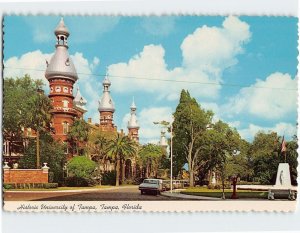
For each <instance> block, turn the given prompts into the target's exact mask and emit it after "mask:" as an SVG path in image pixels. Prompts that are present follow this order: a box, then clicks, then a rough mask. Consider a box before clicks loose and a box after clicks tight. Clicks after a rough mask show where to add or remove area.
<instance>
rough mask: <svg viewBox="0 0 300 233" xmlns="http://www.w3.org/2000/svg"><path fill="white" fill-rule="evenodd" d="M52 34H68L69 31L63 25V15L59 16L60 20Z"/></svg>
mask: <svg viewBox="0 0 300 233" xmlns="http://www.w3.org/2000/svg"><path fill="white" fill-rule="evenodd" d="M54 34H55V35H56V36H58V35H65V36H66V37H68V36H69V35H70V32H69V30H68V28H67V27H66V25H65V22H64V18H63V17H61V19H60V22H59V23H58V25H57V27H56V29H55V31H54Z"/></svg>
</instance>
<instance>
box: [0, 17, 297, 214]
mask: <svg viewBox="0 0 300 233" xmlns="http://www.w3.org/2000/svg"><path fill="white" fill-rule="evenodd" d="M297 23H298V19H297V18H296V17H292V16H290V17H286V16H285V17H283V16H247V15H239V16H236V15H225V16H208V15H206V16H204V15H184V14H183V15H172V14H170V15H162V16H154V15H153V16H122V15H115V16H108V15H98V16H79V15H76V14H74V15H5V16H4V18H3V61H2V63H3V96H2V98H3V116H2V118H3V119H2V122H3V125H2V126H3V127H2V138H3V157H2V161H3V163H2V169H3V170H2V171H3V182H2V183H3V202H4V203H3V206H4V210H5V211H17V212H50V211H55V212H149V211H151V212H170V211H171V212H198V211H276V212H279V211H284V212H291V211H295V209H296V204H297V186H298V184H297V175H298V174H297V166H298V162H297V159H298V153H297V148H298V138H297V127H298V124H297V117H298V114H297V96H298V92H297V91H298V90H297V85H298V78H297V65H298V61H297V56H298V49H297V46H298V36H297V33H298V28H297Z"/></svg>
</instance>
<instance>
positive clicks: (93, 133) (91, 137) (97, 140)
mask: <svg viewBox="0 0 300 233" xmlns="http://www.w3.org/2000/svg"><path fill="white" fill-rule="evenodd" d="M115 137H116V133H114V132H102V131H100V130H98V129H97V130H90V131H89V134H88V140H87V154H88V156H89V158H90V159H91V160H93V161H96V162H97V163H98V170H99V171H100V167H101V165H103V169H104V172H106V166H105V164H106V162H107V160H109V159H110V158H109V156H108V154H107V153H108V146H109V144H110V141H111V140H113V139H114V138H115Z"/></svg>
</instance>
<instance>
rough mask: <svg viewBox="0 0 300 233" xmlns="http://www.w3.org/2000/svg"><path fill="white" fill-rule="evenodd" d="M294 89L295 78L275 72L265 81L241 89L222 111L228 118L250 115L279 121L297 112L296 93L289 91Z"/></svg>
mask: <svg viewBox="0 0 300 233" xmlns="http://www.w3.org/2000/svg"><path fill="white" fill-rule="evenodd" d="M263 87H268V88H263ZM296 87H297V78H295V79H292V78H291V76H290V75H289V74H282V73H279V72H276V73H273V74H271V75H270V76H268V77H267V78H266V80H260V79H258V80H256V83H255V84H253V85H251V86H249V87H245V88H242V89H241V90H240V91H239V93H238V94H237V95H236V96H234V97H232V98H230V99H229V102H228V104H226V105H224V106H222V109H223V112H226V114H227V116H229V117H232V116H234V115H237V114H241V113H250V114H252V115H254V116H257V117H261V118H265V119H280V118H282V117H284V116H286V115H288V114H289V113H292V112H296V111H297V91H295V90H290V89H294V88H296ZM272 88H273V89H272ZM279 88H280V89H279ZM284 89H288V90H284Z"/></svg>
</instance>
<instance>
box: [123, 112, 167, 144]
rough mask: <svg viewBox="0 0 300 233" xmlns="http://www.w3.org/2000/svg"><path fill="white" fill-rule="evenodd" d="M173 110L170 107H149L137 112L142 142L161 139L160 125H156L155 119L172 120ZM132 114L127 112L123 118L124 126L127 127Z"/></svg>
mask: <svg viewBox="0 0 300 233" xmlns="http://www.w3.org/2000/svg"><path fill="white" fill-rule="evenodd" d="M172 114H173V110H172V109H171V108H170V107H149V108H143V109H142V110H141V111H138V112H137V117H138V121H139V124H140V130H139V135H140V141H141V142H142V143H149V142H157V141H159V139H160V127H159V126H158V125H154V123H153V122H155V121H162V120H165V121H169V122H172ZM129 117H130V114H129V113H128V114H126V115H125V116H124V117H123V120H122V128H123V129H127V122H128V120H129Z"/></svg>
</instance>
